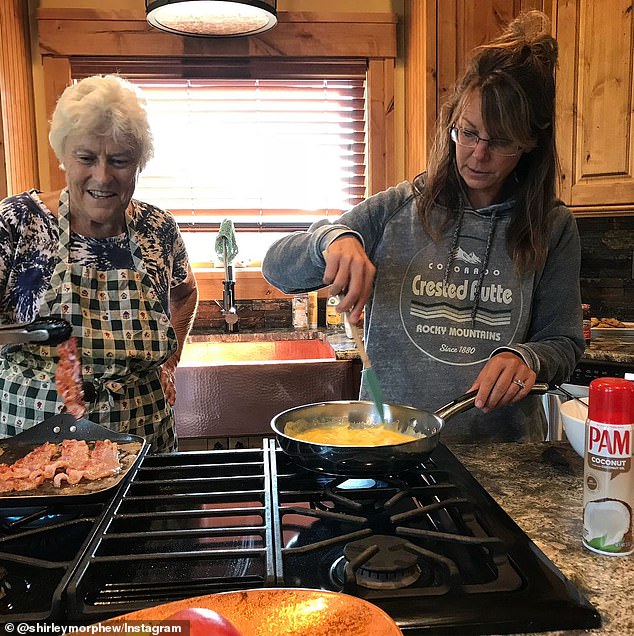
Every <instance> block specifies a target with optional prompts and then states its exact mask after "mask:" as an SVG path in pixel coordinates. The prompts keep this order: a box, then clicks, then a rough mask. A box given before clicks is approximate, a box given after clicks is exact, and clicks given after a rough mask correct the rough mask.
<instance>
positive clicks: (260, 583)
mask: <svg viewBox="0 0 634 636" xmlns="http://www.w3.org/2000/svg"><path fill="white" fill-rule="evenodd" d="M95 512H99V511H95ZM91 518H92V519H93V522H92V523H93V525H92V526H91V528H90V530H89V532H88V535H89V536H88V537H87V539H86V541H85V542H84V543H83V544H82V547H81V550H80V551H79V552H80V554H79V555H78V556H76V557H74V560H70V561H71V563H70V564H69V565H68V567H67V568H66V570H65V573H64V575H63V576H62V578H61V580H60V582H59V584H58V585H57V586H56V587H55V593H54V595H55V597H56V598H57V599H58V600H57V601H56V603H55V605H56V607H55V608H54V611H51V612H50V616H51V618H53V619H56V620H57V621H58V622H61V623H71V624H86V623H91V622H96V621H98V620H103V619H106V618H109V617H112V616H116V615H120V614H123V613H126V612H130V611H133V610H137V609H142V608H145V607H149V606H152V605H156V604H159V603H165V602H169V601H173V600H178V599H182V598H188V597H192V596H198V595H203V594H211V593H215V592H224V591H235V590H246V589H256V588H267V587H285V588H288V587H303V588H315V589H322V590H332V591H341V592H345V593H347V594H351V595H354V596H358V597H361V598H364V599H365V600H368V601H370V602H371V603H374V604H375V605H378V606H379V607H381V608H382V609H384V610H385V611H386V612H387V613H388V614H389V615H390V616H392V618H393V619H394V620H395V621H396V622H397V624H398V625H399V627H400V628H401V630H402V631H403V633H404V634H406V635H408V636H409V635H416V634H430V635H431V634H457V633H462V634H463V633H465V632H468V633H470V634H500V633H518V632H533V631H550V630H553V631H554V630H562V629H584V628H592V627H598V626H599V625H600V617H599V615H598V613H597V612H596V610H595V609H594V608H593V607H592V606H591V605H590V604H589V603H588V601H587V600H586V599H585V598H584V597H583V596H582V595H581V594H580V593H579V591H578V590H577V589H576V588H575V587H574V586H573V585H572V584H571V583H570V582H569V581H568V580H567V579H565V577H564V576H563V575H562V574H561V573H560V572H559V571H558V570H557V568H556V567H555V566H554V564H553V563H551V562H550V561H549V560H548V559H547V558H546V557H545V556H544V554H543V553H542V552H540V550H539V549H538V548H537V547H536V546H535V544H534V543H533V542H532V541H530V539H529V538H528V537H527V536H526V535H525V534H524V533H523V532H522V530H521V529H520V528H519V527H518V526H517V525H516V524H515V523H514V522H513V521H512V519H510V517H508V515H506V513H505V512H504V511H503V510H502V509H501V508H500V507H499V506H498V505H497V504H496V503H495V501H494V500H493V499H492V498H491V497H490V496H489V495H488V494H487V493H486V492H485V491H484V490H483V488H482V487H481V486H480V485H479V484H478V483H477V482H476V481H475V480H474V479H473V477H472V476H471V474H470V473H469V472H468V471H467V470H466V469H465V468H464V467H463V466H462V464H461V463H460V462H459V461H458V460H457V459H456V458H455V457H454V455H453V454H452V453H451V452H450V451H449V450H448V449H447V448H446V447H444V446H443V445H442V444H440V445H439V446H438V447H437V448H436V450H435V451H434V453H433V454H432V455H431V457H429V458H428V459H425V460H424V461H423V463H421V465H420V466H419V467H417V469H416V470H411V471H408V472H405V473H402V474H399V475H395V476H390V477H386V476H377V477H375V478H372V479H370V478H365V479H347V478H342V477H329V476H326V475H320V474H317V473H312V472H309V471H306V470H304V469H302V468H298V467H297V466H296V465H294V464H293V463H292V461H291V460H290V458H289V457H287V456H286V455H285V454H284V453H283V452H282V451H280V450H279V448H277V447H276V443H275V441H274V440H268V439H265V440H263V445H262V448H260V449H239V450H231V451H202V452H191V453H176V454H171V455H154V456H147V457H146V458H145V459H144V460H143V462H142V463H141V465H140V466H139V468H138V469H137V471H136V473H135V474H134V475H133V477H132V478H131V479H130V480H129V481H128V482H127V484H126V485H125V486H124V487H122V488H121V490H120V491H119V492H118V494H117V495H116V496H115V498H114V499H113V501H112V502H111V504H110V505H109V506H108V507H107V510H104V511H103V514H101V515H99V514H96V515H95V516H94V517H91ZM47 541H48V540H47ZM74 543H75V544H76V545H77V544H78V543H79V544H81V541H80V542H77V541H75V542H74ZM47 545H48V544H47V543H46V542H44V541H43V542H42V546H47ZM7 547H8V546H7ZM46 552H49V550H48V548H46ZM1 562H2V555H0V564H1ZM45 575H46V573H44V574H43V575H42V576H45ZM0 614H1V615H2V616H1V617H0V620H5V619H6V620H9V619H10V617H9V618H7V617H6V615H5V613H4V612H2V611H1V610H0ZM11 620H15V618H13V619H11Z"/></svg>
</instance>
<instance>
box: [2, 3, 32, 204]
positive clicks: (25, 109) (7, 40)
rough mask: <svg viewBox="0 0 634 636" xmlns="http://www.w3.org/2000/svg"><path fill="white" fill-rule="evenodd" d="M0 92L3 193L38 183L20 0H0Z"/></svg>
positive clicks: (23, 7) (23, 5)
mask: <svg viewBox="0 0 634 636" xmlns="http://www.w3.org/2000/svg"><path fill="white" fill-rule="evenodd" d="M0 95H1V98H0V99H1V101H2V139H3V141H4V148H3V150H4V153H3V154H4V158H3V164H4V165H5V166H6V179H5V185H4V187H3V188H2V190H3V194H9V195H11V194H16V193H17V192H21V191H23V190H27V189H28V188H33V187H37V186H38V185H39V180H38V171H37V145H36V133H35V105H34V100H33V80H32V75H31V49H30V34H29V19H28V12H27V6H26V3H25V2H24V1H23V0H3V2H0Z"/></svg>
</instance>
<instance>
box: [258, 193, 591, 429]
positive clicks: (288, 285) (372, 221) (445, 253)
mask: <svg viewBox="0 0 634 636" xmlns="http://www.w3.org/2000/svg"><path fill="white" fill-rule="evenodd" d="M513 211H514V202H513V200H508V201H506V202H504V203H500V204H495V205H492V206H490V207H487V208H483V209H478V210H474V209H471V208H469V207H465V209H464V214H463V215H461V218H459V219H458V220H457V221H456V223H455V224H454V225H453V226H452V227H449V229H448V230H447V231H446V232H445V234H444V235H443V236H442V238H441V239H440V240H439V241H437V242H434V241H433V240H432V239H431V237H430V236H429V235H428V234H427V233H426V232H425V230H424V229H423V227H422V225H421V222H420V220H419V217H418V214H417V207H416V203H415V200H414V194H413V189H412V186H411V184H410V183H409V182H403V183H401V184H399V185H398V186H396V187H393V188H390V189H388V190H386V191H385V192H381V193H379V194H377V195H374V196H373V197H370V198H368V199H367V200H365V201H363V202H362V203H360V204H359V205H357V206H355V207H354V208H352V209H351V210H350V211H349V212H347V213H346V214H344V215H343V216H341V217H340V218H338V219H336V220H335V221H334V222H329V221H327V220H322V221H319V222H317V223H315V224H313V226H312V227H311V228H310V229H309V230H308V232H296V233H293V234H290V235H288V236H286V237H284V238H282V239H280V240H279V241H277V242H276V243H275V244H274V245H273V246H272V247H271V249H270V250H269V252H268V253H267V255H266V257H265V260H264V263H263V274H264V276H265V278H266V279H267V280H268V281H269V282H270V283H272V284H273V285H275V286H276V287H278V288H280V289H281V290H282V291H284V292H285V293H298V292H300V291H306V290H312V289H316V288H319V287H323V280H322V277H323V272H324V257H323V255H322V252H323V251H324V250H325V249H326V248H327V247H328V245H329V244H330V243H331V242H332V240H334V239H335V238H337V237H338V236H341V235H342V234H346V233H347V234H350V233H351V231H352V232H353V233H355V234H356V235H357V236H358V237H359V238H361V240H362V241H363V244H364V246H365V249H366V252H367V254H368V256H369V258H370V259H371V260H372V262H373V263H374V265H375V266H376V268H377V275H376V279H375V284H374V291H373V294H372V297H371V299H370V302H369V304H368V307H367V308H366V339H367V349H368V354H369V357H370V359H371V360H372V366H373V368H374V370H375V372H376V374H377V376H378V378H379V381H380V382H381V385H382V387H383V392H384V396H385V400H386V402H392V403H398V404H407V405H411V406H415V407H417V408H422V409H426V410H432V411H435V410H436V409H438V408H439V407H441V406H444V405H445V404H447V403H449V402H451V401H452V400H454V399H455V398H457V397H458V396H459V395H461V394H462V393H464V392H465V391H467V390H468V389H469V388H470V386H471V384H472V383H473V381H474V380H475V378H476V376H477V375H478V373H479V371H480V369H481V368H482V367H483V366H484V364H485V363H486V361H487V360H488V359H489V357H490V356H491V355H492V354H493V353H494V351H496V350H500V349H509V350H512V351H514V352H516V353H517V354H519V355H521V356H522V357H523V359H524V361H525V362H526V363H527V364H528V366H529V367H531V368H532V369H533V370H534V371H535V372H536V373H537V381H538V382H546V383H549V384H551V385H552V384H554V383H561V382H564V381H566V380H567V379H568V378H569V377H570V375H571V374H572V371H573V369H574V367H575V365H576V363H577V361H578V359H579V358H580V357H581V355H582V354H583V350H584V346H585V344H584V340H583V333H582V320H581V298H580V292H579V267H580V246H579V236H578V232H577V227H576V223H575V220H574V217H573V215H572V214H571V212H570V211H569V210H568V209H567V208H565V207H564V206H563V205H560V206H556V207H554V208H553V209H552V210H551V216H552V229H551V235H550V239H549V242H548V257H547V260H546V263H545V265H544V267H543V268H542V269H541V270H539V271H538V272H536V273H532V274H528V275H524V276H519V275H518V273H517V271H516V269H515V267H514V264H513V261H512V258H511V257H510V255H509V254H508V250H507V247H506V238H505V237H506V231H507V227H508V224H509V222H510V220H511V218H512V214H513ZM434 214H438V215H440V216H439V217H438V218H442V216H444V215H446V214H447V210H446V209H444V208H443V207H442V206H437V208H436V209H435V211H434ZM450 254H453V256H452V257H451V258H449V255H450ZM361 398H362V399H367V394H366V392H365V388H364V387H363V386H362V389H361ZM544 433H545V421H544V416H543V411H542V409H541V406H540V398H539V397H538V396H529V397H528V398H526V399H524V400H522V401H521V402H519V403H517V404H514V405H508V406H505V407H501V408H498V409H495V410H494V411H492V412H491V413H489V414H484V413H482V412H481V411H479V410H478V409H475V408H473V409H470V410H469V411H467V412H465V413H462V414H460V415H457V416H454V417H452V418H451V420H450V422H449V423H448V424H447V426H446V427H445V429H444V430H443V433H442V436H441V439H482V438H493V439H499V440H517V439H522V440H523V439H526V440H528V439H531V440H535V439H543V436H544Z"/></svg>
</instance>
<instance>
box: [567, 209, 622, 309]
mask: <svg viewBox="0 0 634 636" xmlns="http://www.w3.org/2000/svg"><path fill="white" fill-rule="evenodd" d="M577 226H578V227H579V235H580V237H581V275H580V282H581V298H582V300H583V302H584V303H589V304H590V306H591V314H592V315H593V316H597V317H604V318H618V319H619V320H626V321H634V270H633V268H634V263H633V262H632V260H633V258H634V216H620V217H619V216H617V217H610V216H607V215H606V216H605V217H592V218H580V219H577Z"/></svg>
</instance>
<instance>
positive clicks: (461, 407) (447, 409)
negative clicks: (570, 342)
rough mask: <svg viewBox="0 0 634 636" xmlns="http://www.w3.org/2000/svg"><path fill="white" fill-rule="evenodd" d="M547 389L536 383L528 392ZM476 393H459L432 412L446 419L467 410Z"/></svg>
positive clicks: (533, 392)
mask: <svg viewBox="0 0 634 636" xmlns="http://www.w3.org/2000/svg"><path fill="white" fill-rule="evenodd" d="M549 389H550V387H549V386H548V385H547V384H543V383H537V384H534V385H533V388H532V389H531V390H530V391H529V394H530V395H543V394H544V393H546V392H547V391H548V390H549ZM477 394H478V392H477V391H469V393H465V394H464V395H461V396H460V397H458V398H456V399H455V400H453V402H449V404H445V406H441V407H440V408H439V409H438V410H437V411H434V414H435V415H437V416H438V417H440V418H442V419H443V420H448V419H449V418H450V417H453V416H454V415H458V413H462V412H463V411H468V410H469V409H470V408H471V407H472V406H473V405H474V403H475V398H476V395H477Z"/></svg>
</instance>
